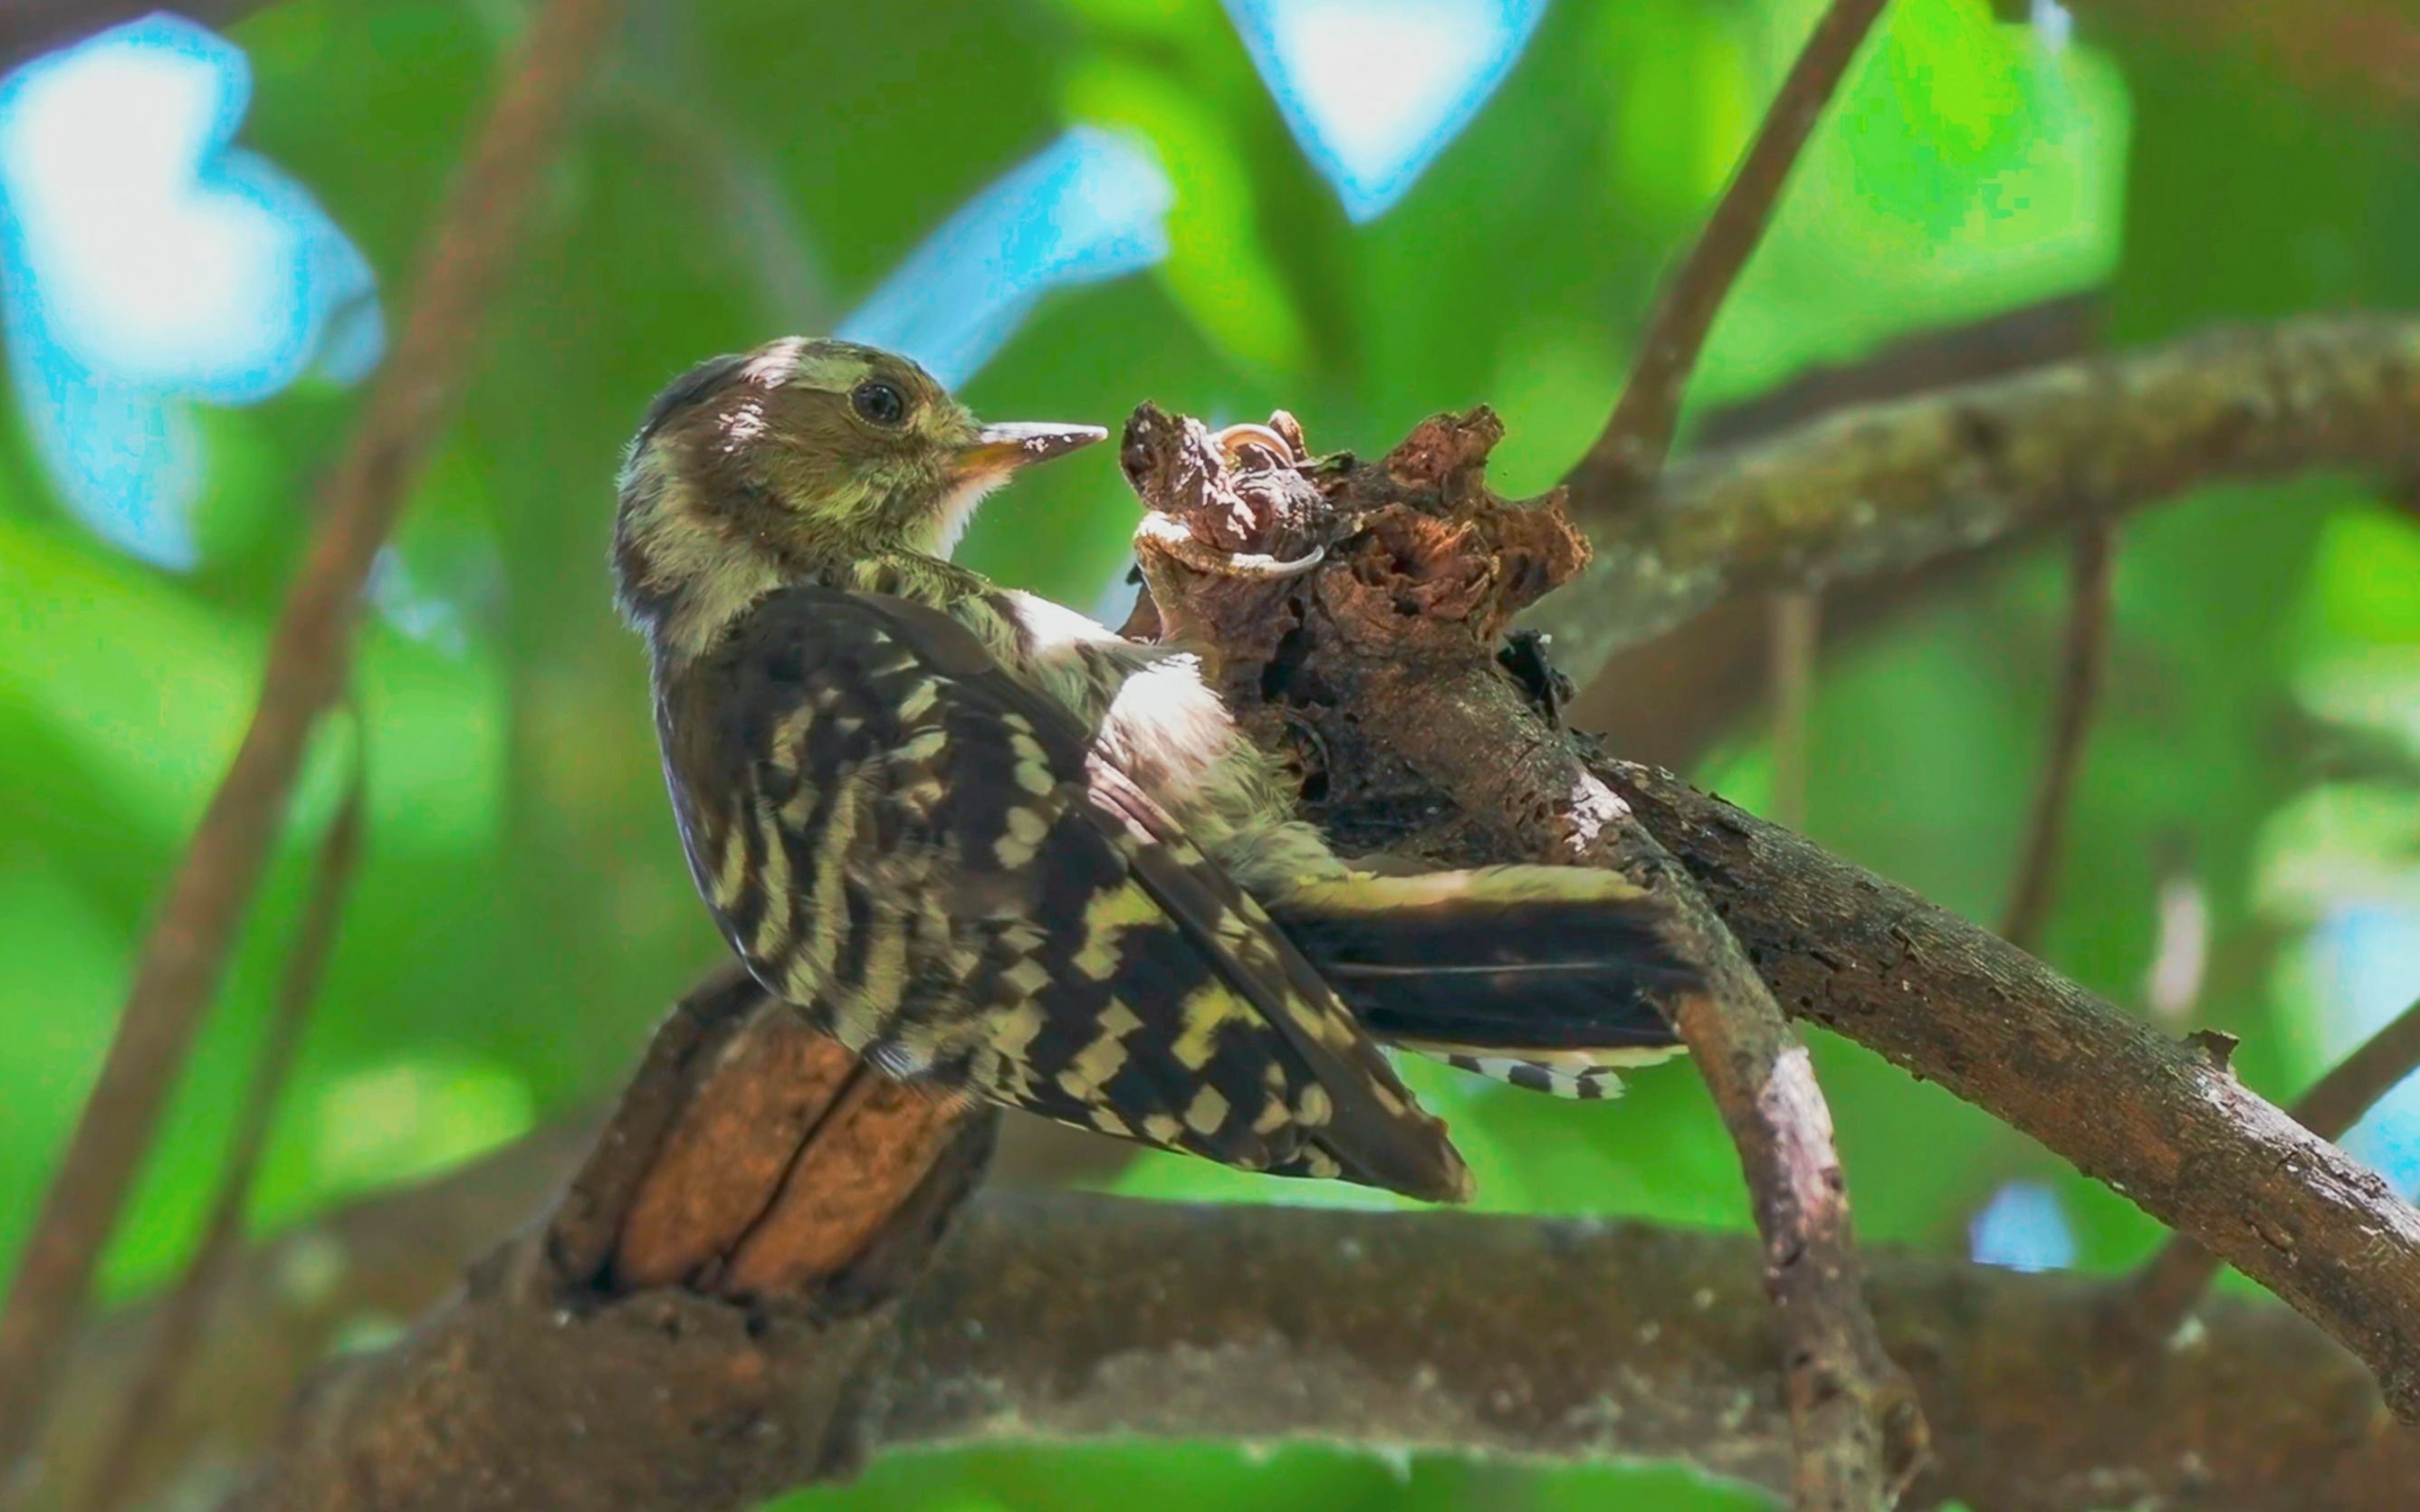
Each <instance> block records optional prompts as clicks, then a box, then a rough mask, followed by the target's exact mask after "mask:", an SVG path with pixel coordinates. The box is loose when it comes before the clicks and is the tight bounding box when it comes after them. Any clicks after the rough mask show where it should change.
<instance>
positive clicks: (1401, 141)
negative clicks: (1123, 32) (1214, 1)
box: [1227, 0, 1546, 221]
mask: <svg viewBox="0 0 2420 1512" xmlns="http://www.w3.org/2000/svg"><path fill="white" fill-rule="evenodd" d="M1545 9H1546V7H1545V0H1227V11H1228V14H1229V15H1231V16H1233V18H1234V21H1235V30H1236V31H1237V32H1238V33H1240V34H1241V35H1242V37H1243V39H1244V45H1245V47H1246V48H1248V49H1249V50H1250V52H1251V55H1252V62H1253V64H1254V66H1255V67H1257V68H1258V69H1259V70H1261V77H1262V78H1263V79H1264V80H1266V81H1267V83H1268V86H1269V93H1270V94H1272V95H1273V96H1275V97H1276V98H1277V102H1278V108H1279V109H1280V110H1281V111H1282V112H1284V114H1285V118H1286V124H1287V125H1288V126H1290V127H1291V128H1293V130H1294V134H1295V139H1296V140H1297V141H1299V142H1300V143H1301V144H1302V148H1303V151H1304V152H1306V153H1307V154H1309V155H1310V158H1311V164H1313V165H1314V166H1315V167H1317V168H1318V169H1319V171H1320V173H1321V174H1322V175H1323V176H1325V177H1326V179H1327V181H1328V182H1329V183H1331V184H1333V185H1334V186H1335V188H1336V193H1337V196H1338V197H1339V198H1341V199H1342V200H1343V202H1344V213H1345V214H1347V215H1349V216H1351V217H1352V218H1353V219H1354V220H1356V221H1368V220H1374V219H1376V218H1377V217H1378V216H1380V215H1382V214H1384V213H1386V211H1387V210H1388V208H1389V207H1391V206H1392V205H1393V204H1394V203H1395V201H1397V200H1399V199H1401V198H1403V197H1404V193H1405V192H1406V191H1408V190H1409V189H1410V188H1411V187H1412V184H1413V183H1414V182H1415V181H1416V180H1417V179H1419V176H1420V175H1421V174H1422V173H1423V172H1425V171H1426V170H1427V168H1428V166H1429V164H1432V163H1434V162H1435V161H1436V158H1437V154H1438V153H1440V152H1443V151H1444V150H1445V149H1446V146H1447V144H1449V143H1450V142H1451V141H1452V140H1453V139H1454V138H1455V137H1456V136H1458V135H1460V134H1461V132H1462V129H1463V128H1464V127H1466V126H1467V125H1469V124H1470V119H1471V117H1474V116H1476V115H1478V114H1479V107H1480V106H1481V105H1483V104H1485V103H1486V102H1487V98H1488V96H1490V95H1492V94H1494V93H1495V92H1496V87H1497V86H1498V85H1500V84H1502V83H1503V82H1504V76H1505V75H1506V74H1507V73H1510V72H1511V71H1512V64H1513V62H1514V61H1515V60H1516V59H1518V58H1519V57H1520V55H1521V49H1522V46H1523V44H1525V43H1527V42H1528V40H1529V34H1530V33H1531V32H1532V31H1534V30H1536V29H1537V25H1538V18H1539V17H1541V16H1542V15H1544V13H1545Z"/></svg>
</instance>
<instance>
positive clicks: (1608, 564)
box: [1536, 316, 2420, 685]
mask: <svg viewBox="0 0 2420 1512" xmlns="http://www.w3.org/2000/svg"><path fill="white" fill-rule="evenodd" d="M2415 464H2420V319H2414V318H2411V317H2384V316H2360V317H2345V318H2341V319H2307V320H2289V321H2284V322H2280V323H2278V324H2275V325H2268V326H2242V327H2227V328H2222V329H2218V330H2213V331H2209V332H2204V333H2202V334H2200V335H2194V336H2189V337H2186V338H2184V339H2182V340H2179V341H2175V342H2171V343H2169V344H2167V345H2165V346H2159V347H2151V348H2147V349H2143V350H2141V351H2130V352H2125V353H2120V354H2115V355H2109V356H2096V357H2090V358H2085V359H2082V360H2079V361H2075V362H2068V363H2061V364H2059V365H2057V366H2050V367H2043V368H2040V369H2038V370H2035V371H2032V372H2027V373H2022V374H2019V375H2017V376H2015V377H2012V378H2005V379H1998V380H1994V381H1992V382H1982V383H1976V384H1970V385H1967V386H1965V387H1962V388H1957V389H1951V390H1947V391H1945V392H1942V393H1937V394H1931V395H1925V396H1921V397H1916V398H1911V399H1904V400H1900V401H1899V402H1896V403H1888V404H1877V405H1870V406H1867V407H1864V408H1860V409H1855V410H1851V411H1847V412H1845V413H1839V414H1836V415H1833V416H1831V417H1830V418H1828V419H1824V420H1820V421H1817V422H1815V423H1813V424H1811V425H1807V426H1805V427H1802V428H1800V429H1797V430H1794V431H1792V432H1790V433H1788V434H1785V435H1781V436H1777V437H1774V438H1772V439H1770V440H1767V441H1763V442H1760V443H1756V444H1751V445H1746V446H1742V447H1738V448H1734V449H1732V450H1729V451H1722V452H1712V453H1706V454H1703V455H1701V456H1699V457H1696V458H1692V459H1690V460H1687V461H1686V462H1683V464H1681V465H1680V466H1678V467H1676V468H1675V469H1674V470H1673V471H1672V472H1671V473H1670V474H1668V475H1667V476H1666V478H1665V480H1664V482H1663V484H1662V486H1661V487H1660V489H1659V490H1658V491H1657V492H1656V494H1655V496H1654V498H1653V499H1652V501H1650V502H1649V503H1648V504H1647V505H1645V506H1644V507H1641V508H1640V509H1638V510H1637V511H1634V512H1632V513H1630V514H1627V515H1625V516H1624V517H1622V519H1621V520H1620V521H1619V522H1615V523H1614V524H1613V525H1612V526H1611V527H1610V528H1609V529H1607V530H1606V531H1603V532H1600V533H1599V534H1598V536H1597V538H1596V541H1595V544H1596V547H1597V556H1596V560H1595V564H1594V566H1593V567H1592V569H1590V572H1589V573H1588V574H1587V576H1586V577H1584V578H1583V579H1582V580H1581V581H1580V583H1578V584H1577V585H1575V586H1574V587H1572V588H1571V589H1568V590H1566V591H1565V592H1563V593H1560V594H1558V595H1557V596H1556V597H1555V598H1553V599H1552V600H1548V603H1547V606H1546V608H1545V610H1544V613H1542V614H1540V615H1539V616H1536V623H1537V624H1538V626H1539V627H1540V628H1542V629H1544V630H1547V631H1552V632H1553V634H1554V636H1555V644H1556V648H1557V654H1558V657H1559V660H1560V661H1561V662H1563V663H1564V670H1565V671H1566V672H1568V673H1569V674H1570V675H1571V676H1572V678H1573V679H1574V680H1575V681H1576V682H1578V683H1580V684H1582V685H1586V684H1587V683H1588V682H1589V681H1590V680H1591V678H1593V677H1594V675H1595V673H1596V672H1597V671H1598V670H1599V669H1600V668H1602V667H1603V666H1604V665H1605V663H1606V658H1607V657H1608V656H1609V655H1610V654H1611V653H1612V652H1613V651H1614V650H1616V649H1619V648H1620V647H1625V646H1630V645H1634V644H1637V642H1640V641H1643V640H1645V639H1647V638H1649V637H1651V636H1652V635H1655V634H1657V633H1658V632H1660V631H1666V630H1668V629H1671V628H1672V627H1673V626H1676V625H1678V624H1680V623H1681V622H1682V621H1683V620H1685V619H1687V618H1689V617H1690V616H1693V615H1695V614H1697V613H1698V612H1699V611H1700V610H1702V609H1704V608H1706V607H1707V606H1708V605H1710V604H1713V603H1714V602H1715V601H1716V600H1720V599H1722V598H1724V597H1726V596H1727V595H1730V594H1735V593H1752V592H1758V591H1762V590H1767V589H1773V588H1781V587H1822V586H1823V585H1828V584H1834V583H1849V582H1856V581H1861V580H1866V579H1870V578H1874V577H1878V576H1884V575H1889V574H1898V573H1902V572H1906V571H1908V570H1910V569H1914V568H1917V567H1920V566H1922V565H1924V564H1926V563H1930V562H1934V561H1938V560H1941V559H1943V558H1945V557H1947V556H1951V555H1954V554H1958V553H1965V552H1971V551H1973V550H1975V549H1976V548H1978V547H1980V546H1983V545H1986V544H1989V543H1991V542H1994V541H1999V540H2005V539H2009V538H2023V537H2030V536H2032V535H2035V534H2038V533H2040V532H2042V531H2045V530H2048V529H2051V528H2053V527H2055V526H2058V525H2062V524H2071V523H2074V522H2077V521H2081V520H2108V519H2114V518H2116V517H2118V516H2119V515H2122V514H2124V513H2126V512H2127V511H2129V510H2132V509H2135V508H2139V507H2143V506H2145V505H2148V504H2151V503H2155V502H2157V501H2160V500H2163V499H2166V498H2170V497H2173V496H2175V495H2176V494H2179V493H2181V492H2184V491H2188V490H2190V489H2194V488H2197V487H2201V486H2204V485H2207V484H2212V483H2221V482H2245V481H2252V480H2256V479H2260V478H2270V477H2280V476H2288V475H2295V474H2301V473H2310V472H2321V471H2328V470H2339V469H2340V470H2345V471H2355V472H2370V473H2379V474H2388V475H2401V474H2403V473H2405V472H2408V471H2410V470H2411V469H2412V467H2413V466H2414V465H2415Z"/></svg>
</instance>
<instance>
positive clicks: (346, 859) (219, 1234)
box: [78, 714, 369, 1512]
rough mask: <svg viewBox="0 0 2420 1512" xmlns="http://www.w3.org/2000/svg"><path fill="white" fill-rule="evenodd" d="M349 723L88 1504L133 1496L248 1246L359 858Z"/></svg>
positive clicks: (105, 1505) (361, 749) (363, 734)
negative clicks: (193, 1229)
mask: <svg viewBox="0 0 2420 1512" xmlns="http://www.w3.org/2000/svg"><path fill="white" fill-rule="evenodd" d="M353 725H354V734H353V756H352V766H351V771H350V772H349V775H348V776H347V778H346V780H345V796H344V799H343V801H342V802H341V803H338V804H337V807H336V817H335V818H334V819H333V820H332V821H330V823H329V825H328V833H327V834H326V836H325V837H324V838H322V839H321V841H320V843H319V854H318V862H317V864H316V868H315V869H316V873H317V875H316V876H315V877H314V878H313V880H312V881H313V888H312V894H311V900H310V902H309V903H308V904H307V905H306V906H305V907H304V909H303V911H302V924H301V925H300V926H299V927H297V928H296V930H295V943H294V947H293V949H292V951H291V952H290V953H289V954H288V955H287V959H286V969H285V973H284V974H283V976H282V977H281V978H280V979H279V982H278V987H277V1001H276V1003H275V1005H273V1006H272V1008H271V1014H270V1020H269V1032H268V1034H267V1036H266V1037H264V1038H263V1039H262V1041H261V1046H260V1049H259V1051H258V1052H256V1055H255V1058H254V1063H253V1070H252V1084H251V1087H250V1090H249V1094H248V1095H247V1097H246V1098H245V1099H244V1104H243V1107H242V1108H241V1109H240V1111H239V1112H238V1114H237V1115H236V1130H235V1139H234V1142H233V1144H232V1145H231V1146H230V1147H229V1149H228V1151H227V1158H226V1168H225V1171H224V1172H223V1173H222V1174H221V1175H220V1177H219V1191H218V1196H217V1198H216V1200H215V1201H214V1202H213V1204H212V1206H211V1208H210V1217H209V1226H208V1227H206V1228H205V1229H204V1230H203V1233H202V1240H201V1243H200V1244H199V1245H198V1246H196V1247H195V1249H194V1256H193V1258H192V1259H191V1260H190V1261H189V1262H187V1264H186V1266H185V1272H184V1274H183V1275H182V1276H180V1277H178V1281H177V1284H176V1285H175V1286H172V1287H170V1288H169V1290H168V1295H167V1296H166V1298H165V1299H164V1300H163V1302H161V1305H160V1308H159V1317H158V1319H157V1321H156V1323H155V1324H154V1326H153V1329H152V1333H151V1338H150V1342H149V1346H148V1352H147V1355H146V1357H145V1359H144V1361H143V1364H142V1368H141V1369H140V1370H139V1371H137V1373H136V1374H135V1377H134V1381H133V1384H132V1385H131V1386H129V1387H128V1388H127V1391H126V1398H125V1401H124V1402H123V1404H122V1405H121V1406H120V1407H119V1409H118V1411H117V1415H116V1427H115V1428H114V1429H112V1430H111V1433H110V1435H109V1438H108V1441H107V1442H108V1444H109V1447H108V1448H107V1449H106V1450H105V1451H104V1452H103V1453H102V1454H101V1459H100V1473H99V1474H98V1476H97V1477H96V1478H95V1480H94V1481H93V1483H92V1485H91V1486H90V1488H89V1489H86V1491H85V1494H84V1496H83V1497H82V1499H81V1500H80V1502H79V1503H78V1504H79V1505H81V1506H83V1507H85V1509H86V1512H115V1509H116V1508H118V1507H123V1506H130V1505H132V1497H131V1495H130V1493H131V1492H132V1489H133V1479H132V1476H133V1474H134V1470H135V1466H136V1464H137V1463H138V1461H139V1459H140V1457H141V1449H142V1446H143V1442H144V1440H145V1438H146V1437H147V1436H148V1435H149V1434H150V1433H151V1431H152V1430H153V1428H154V1427H155V1426H157V1425H158V1423H159V1421H160V1419H161V1417H162V1416H163V1414H164V1412H165V1411H166V1410H167V1407H168V1404H169V1403H170V1402H171V1401H172V1400H173V1399H174V1398H175V1397H176V1395H177V1392H178V1388H179V1387H180V1386H181V1385H182V1384H183V1383H184V1380H185V1375H186V1372H187V1371H188V1370H189V1369H190V1368H191V1366H192V1364H193V1359H194V1346H195V1345H196V1344H197V1343H198V1342H199V1341H200V1338H201V1333H202V1323H203V1319H204V1318H205V1317H207V1316H208V1314H209V1309H210V1306H211V1304H212V1302H213V1301H214V1300H215V1298H216V1296H217V1293H218V1289H219V1287H220V1286H222V1285H224V1284H225V1279H226V1273H227V1270H228V1269H229V1268H230V1267H231V1266H232V1265H233V1264H234V1263H235V1261H236V1258H237V1256H238V1255H240V1253H241V1251H242V1247H243V1219H244V1208H245V1207H246V1205H247V1204H248V1203H249V1202H250V1200H251V1197H252V1186H253V1178H254V1177H255V1176H256V1174H257V1173H258V1172H259V1169H260V1160H261V1157H262V1156H263V1155H265V1154H266V1153H268V1149H269V1134H270V1130H271V1128H272V1127H273V1126H274V1124H275V1121H276V1115H277V1108H278V1104H279V1100H280V1094H281V1093H283V1092H284V1090H285V1087H286V1080H287V1075H288V1074H289V1073H290V1072H291V1071H292V1070H293V1068H294V1060H295V1056H296V1055H297V1053H298V1052H300V1051H301V1050H302V1032H303V1030H304V1029H305V1028H306V1027H307V1026H308V1025H309V1024H310V1021H311V1005H312V1003H313V1001H314V1000H315V999H317V998H318V995H319V980H320V977H321V976H322V975H323V974H324V973H325V969H326V967H327V963H328V957H329V955H330V954H331V952H332V951H333V950H334V946H335V943H336V931H337V927H338V926H339V925H340V924H342V922H343V920H344V913H345V908H344V905H345V898H346V896H347V894H348V893H349V891H350V889H351V885H352V878H353V866H354V864H355V863H356V862H357V861H358V860H359V859H360V857H361V840H362V804H363V802H364V799H365V791H364V789H365V787H366V785H367V772H368V757H367V754H366V749H365V748H366V746H367V744H368V740H369V734H368V731H367V730H365V729H364V728H362V727H361V720H360V718H359V717H358V714H357V715H356V717H355V718H354V720H353Z"/></svg>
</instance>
